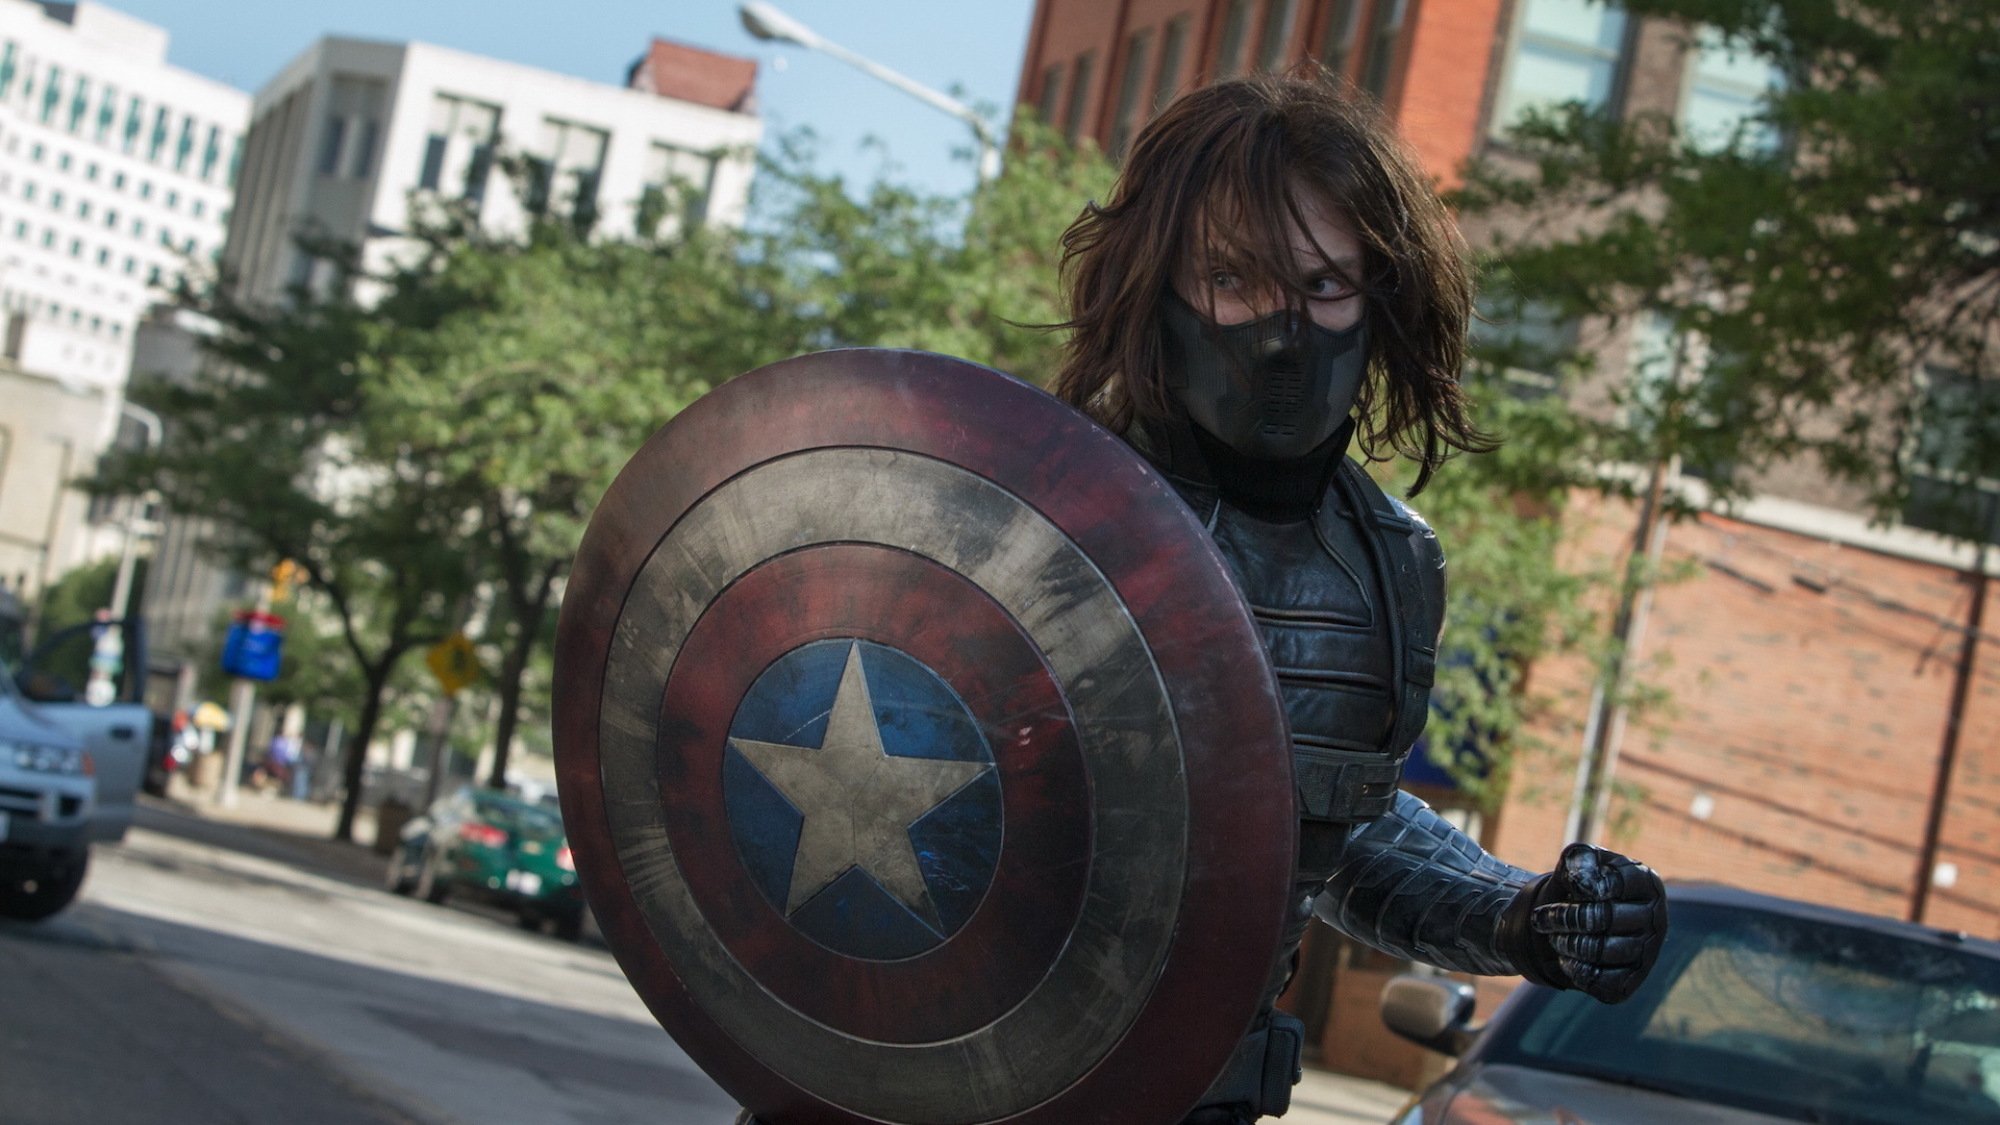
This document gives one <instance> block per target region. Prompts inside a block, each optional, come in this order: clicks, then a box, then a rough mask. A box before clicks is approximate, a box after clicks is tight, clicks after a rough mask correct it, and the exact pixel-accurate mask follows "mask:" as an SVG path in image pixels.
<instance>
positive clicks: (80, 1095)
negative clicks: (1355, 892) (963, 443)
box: [0, 795, 1402, 1125]
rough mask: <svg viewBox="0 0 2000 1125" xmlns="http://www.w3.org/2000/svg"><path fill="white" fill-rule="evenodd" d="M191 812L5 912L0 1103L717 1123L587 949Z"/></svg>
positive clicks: (290, 1114) (1335, 1093) (70, 1118)
mask: <svg viewBox="0 0 2000 1125" xmlns="http://www.w3.org/2000/svg"><path fill="white" fill-rule="evenodd" d="M192 811H193V810H192V809H189V808H188V807H187V806H176V805H173V804H169V803H165V802H156V801H150V800H148V802H147V803H146V804H145V805H144V806H142V808H141V809H140V811H139V820H138V822H137V824H136V825H135V827H134V828H133V830H132V832H131V833H130V835H129V836H128V837H127V838H126V840H125V841H124V842H123V843H121V844H117V845H114V846H110V847H100V848H98V849H97V850H96V851H95V852H94V854H93V859H92V867H91V872H90V876H89V879H88V881H87V882H86V884H85V886H84V891H83V895H82V897H81V898H80V899H79V900H78V901H77V903H76V904H75V905H74V906H72V907H71V908H70V909H69V910H67V911H65V912H63V913H62V914H59V915H57V916H56V917H55V918H53V919H50V920H49V921H47V922H44V923H42V924H39V925H23V924H16V923H0V991H4V994H5V995H6V996H7V997H8V1000H7V1018H6V1019H5V1020H4V1021H0V1089H5V1090H6V1091H7V1094H6V1102H5V1111H4V1113H0V1116H5V1117H6V1119H8V1120H21V1121H33V1122H36V1123H37V1125H69V1123H76V1125H83V1123H91V1125H120V1123H127V1122H129V1123H133V1125H139V1123H147V1125H155V1123H177V1122H202V1123H209V1122H265V1121H279V1120H282V1121H285V1122H287V1123H288V1125H317V1123H322V1122H323V1123H326V1125H336V1123H337V1125H346V1123H355V1125H432V1123H440V1125H441V1123H454V1125H457V1123H465V1125H471V1123H478V1125H512V1123H521V1125H540V1123H551V1125H556V1123H565V1122H578V1123H582V1122H590V1123H592V1125H599V1123H603V1125H613V1123H619V1122H648V1123H655V1125H726V1123H728V1122H730V1121H731V1120H732V1119H733V1114H734V1105H733V1103H732V1102H731V1101H730V1100H729V1099H728V1097H727V1096H726V1095H724V1094H723V1093H722V1092H721V1091H720V1090H718V1089H717V1088H716V1087H715V1086H714V1085H713V1084H712V1083H711V1082H709V1080H708V1079H707V1078H706V1077H705V1076H703V1075H702V1074H701V1072H700V1071H699V1070H697V1069H696V1068H695V1067H694V1066H693V1065H692V1064H691V1063H690V1062H689V1061H688V1060H687V1058H686V1057H685V1056H684V1055H683V1054H681V1052H680V1051H679V1050H678V1049H677V1048H676V1047H675V1046H674V1044H673V1042H672V1041H671V1040H670V1039H668V1038H667V1036H666V1035H665V1034H664V1033H663V1032H662V1031H661V1030H660V1028H659V1026H658V1024H656V1023H655V1022H654V1021H653V1019H652V1017H651V1016H650V1015H649V1014H648V1013H647V1012H646V1010H645V1008H644V1007H643V1006H642V1005H641V1004H640V1002H639V1000H638V997H637V996H636V995H635V994H634V993H633V991H632V988H631V986H630V984H629V983H627V981H626V979H625V977H624V976H623V974H621V973H620V972H619V970H618V967H617V965H616V963H615V962H614V961H613V960H612V958H611V956H610V954H609V953H608V952H606V951H605V950H604V949H603V948H602V947H600V946H598V945H596V944H592V943H585V944H582V945H577V944H571V943H568V942H564V941H559V940H557V939H555V938H552V937H547V936H543V935H540V934H531V933H526V932H523V931H521V930H519V929H517V928H515V927H514V925H513V923H512V920H511V919H510V918H508V917H507V916H505V915H502V914H500V913H498V912H494V911H488V910H483V909H480V908H477V907H468V906H461V905H458V904H455V903H454V904H450V905H447V906H445V907H437V906H431V905H428V904H425V903H422V902H418V901H416V900H413V899H405V898H397V897H395V896H393V895H390V894H389V893H387V892H386V891H384V890H382V889H381V888H380V885H379V882H378V878H379V875H378V873H379V870H380V866H379V860H377V858H376V857H374V856H373V855H372V854H370V853H368V852H366V851H364V850H363V849H361V848H358V847H354V846H350V845H337V844H332V843H330V842H328V841H327V840H325V839H324V838H323V837H324V833H323V831H319V828H320V824H321V822H322V821H325V822H328V823H330V817H329V813H328V810H325V809H320V808H317V807H314V806H307V805H300V804H297V803H295V802H290V801H277V800H273V799H270V798H267V797H262V796H256V795H246V796H245V797H244V798H243V808H242V810H241V811H239V812H236V813H232V814H230V817H229V820H224V819H207V818H204V817H200V816H195V815H190V814H191V813H192ZM230 820H234V821H236V823H231V822H229V821H230ZM251 823H261V827H251V826H250V824H251ZM287 824H289V825H290V829H289V830H284V829H282V828H274V827H273V825H280V826H283V825H287ZM363 827H364V828H366V827H369V826H368V825H367V822H365V821H364V822H363ZM307 828H310V829H313V830H314V831H313V832H311V833H307V832H306V831H305V829H307ZM369 834H370V833H368V832H366V831H363V832H361V833H360V835H361V836H362V837H363V838H367V837H368V836H369ZM1401 1097H1402V1095H1401V1094H1400V1092H1398V1091H1395V1090H1392V1089H1391V1088H1389V1087H1386V1086H1381V1085H1380V1084H1377V1083H1368V1082H1361V1081H1358V1080H1353V1079H1344V1078H1337V1077H1334V1076H1331V1075H1325V1074H1320V1073H1316V1072H1315V1073H1309V1075H1308V1078H1307V1081H1306V1082H1305V1084H1303V1085H1302V1086H1301V1087H1300V1088H1299V1090H1298V1091H1297V1095H1296V1100H1295V1103H1294V1106H1293V1112H1292V1113H1290V1114H1288V1115H1287V1116H1286V1118H1285V1120H1286V1122H1287V1123H1288V1125H1299V1123H1303V1125H1363V1123H1367V1122H1381V1121H1384V1120H1386V1119H1387V1118H1388V1116H1389V1114H1390V1112H1391V1111H1392V1110H1393V1109H1394V1108H1395V1106H1396V1104H1397V1103H1398V1101H1399V1099H1400V1098H1401Z"/></svg>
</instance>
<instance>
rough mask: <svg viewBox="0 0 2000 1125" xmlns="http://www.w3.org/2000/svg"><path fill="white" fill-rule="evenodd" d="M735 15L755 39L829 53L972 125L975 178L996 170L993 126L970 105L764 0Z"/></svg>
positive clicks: (988, 177)
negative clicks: (975, 147) (976, 157)
mask: <svg viewBox="0 0 2000 1125" xmlns="http://www.w3.org/2000/svg"><path fill="white" fill-rule="evenodd" d="M736 12H737V15H739V16H740V17H742V20H743V30H745V31H747V32H749V33H750V34H751V35H753V36H756V37H757V38H759V39H763V40H768V41H770V42H774V43H793V44H797V45H798V46H800V47H804V48H806V49H807V50H809V51H818V52H820V53H821V54H825V55H832V56H833V57H834V58H836V59H839V60H840V61H841V62H844V63H846V64H848V65H849V66H852V67H854V68H856V69H858V70H860V71H862V72H864V73H866V74H869V75H872V76H874V77H876V78H879V79H881V80H882V81H884V82H887V83H888V84H889V85H891V86H894V87H895V88H896V89H898V90H901V91H903V92H904V93H906V94H908V95H910V96H911V97H913V98H915V99H917V100H918V101H920V102H923V103H924V104H925V105H928V106H930V107H931V108H933V109H937V110H942V111H943V112H945V113H948V114H950V115H951V116H953V117H956V118H958V119H959V120H960V121H963V122H965V123H966V124H967V125H970V126H971V127H972V134H973V136H975V137H977V138H978V139H979V182H980V183H981V184H986V183H990V182H991V181H992V179H993V177H995V176H997V175H999V174H1000V144H999V141H998V140H997V139H995V137H994V136H993V127H992V126H991V125H989V124H987V122H986V119H985V118H984V117H981V116H980V115H979V112H978V111H977V110H975V109H973V108H972V107H971V106H969V105H966V104H965V103H964V102H961V101H959V100H958V99H956V98H950V97H946V96H945V95H943V94H940V93H938V92H937V91H936V90H933V89H931V88H930V87H929V86H925V85H923V84H922V83H920V82H918V81H916V80H915V79H913V78H908V77H905V76H904V75H901V74H898V73H896V72H895V71H893V70H890V69H889V68H888V67H886V66H883V65H882V64H881V63H878V62H875V61H874V60H872V59H868V58H864V57H862V56H861V55H857V54H855V53H854V52H853V51H850V50H848V49H847V48H845V47H843V46H841V45H840V44H838V43H833V42H830V41H828V40H827V39H825V38H824V37H822V36H821V35H819V33H817V32H815V31H814V30H813V29H812V28H809V27H807V26H806V25H805V24H802V23H800V22H799V21H797V20H795V19H793V18H792V17H790V16H788V15H786V14H785V13H783V12H781V11H779V10H778V9H777V8H775V7H773V6H772V5H770V4H767V3H765V2H764V0H743V2H742V3H740V4H738V5H737V6H736Z"/></svg>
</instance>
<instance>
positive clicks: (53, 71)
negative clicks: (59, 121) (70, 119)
mask: <svg viewBox="0 0 2000 1125" xmlns="http://www.w3.org/2000/svg"><path fill="white" fill-rule="evenodd" d="M62 73H63V72H62V67H59V66H52V67H50V68H49V76H48V77H47V78H46V79H43V81H42V124H44V125H47V124H49V123H50V122H52V121H54V120H55V119H56V106H57V105H59V104H61V102H62Z"/></svg>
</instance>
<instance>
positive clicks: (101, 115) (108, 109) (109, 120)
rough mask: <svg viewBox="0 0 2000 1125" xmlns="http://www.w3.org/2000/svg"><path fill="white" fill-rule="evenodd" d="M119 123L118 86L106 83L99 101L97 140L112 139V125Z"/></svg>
mask: <svg viewBox="0 0 2000 1125" xmlns="http://www.w3.org/2000/svg"><path fill="white" fill-rule="evenodd" d="M117 123H118V87H116V86H112V85H108V84H107V85H106V86H105V87H104V93H103V95H102V96H101V97H99V99H98V102H97V132H96V138H95V139H96V141H97V143H98V144H103V143H105V142H106V141H108V140H110V139H111V127H112V126H113V125H116V124H117Z"/></svg>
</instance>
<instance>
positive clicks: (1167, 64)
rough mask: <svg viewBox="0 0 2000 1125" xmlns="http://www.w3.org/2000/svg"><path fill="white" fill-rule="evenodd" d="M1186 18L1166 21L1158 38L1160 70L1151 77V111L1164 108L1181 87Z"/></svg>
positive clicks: (1185, 40)
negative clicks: (1165, 28) (1163, 31)
mask: <svg viewBox="0 0 2000 1125" xmlns="http://www.w3.org/2000/svg"><path fill="white" fill-rule="evenodd" d="M1187 29H1188V18H1187V17H1186V16H1184V15H1181V16H1175V17H1174V18H1173V19H1171V20H1168V21H1167V32H1166V35H1165V36H1164V37H1162V38H1161V40H1160V72H1159V73H1158V74H1157V75H1155V76H1154V77H1153V112H1154V113H1158V112H1159V111H1160V110H1162V109H1164V108H1166V105H1167V103H1168V102H1170V101H1173V100H1174V95H1175V94H1178V93H1180V89H1181V59H1182V57H1183V56H1184V55H1186V54H1187Z"/></svg>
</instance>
